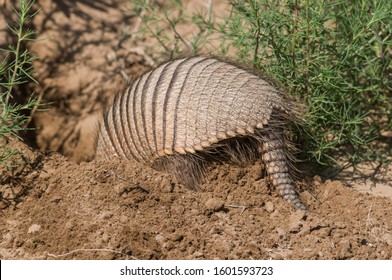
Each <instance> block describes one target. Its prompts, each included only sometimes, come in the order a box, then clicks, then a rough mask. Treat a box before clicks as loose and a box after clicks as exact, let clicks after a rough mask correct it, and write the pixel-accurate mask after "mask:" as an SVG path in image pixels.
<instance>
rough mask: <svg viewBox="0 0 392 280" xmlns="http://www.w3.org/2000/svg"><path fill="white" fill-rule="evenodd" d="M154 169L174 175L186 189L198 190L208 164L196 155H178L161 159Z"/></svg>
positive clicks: (156, 162)
mask: <svg viewBox="0 0 392 280" xmlns="http://www.w3.org/2000/svg"><path fill="white" fill-rule="evenodd" d="M152 167H153V168H154V169H156V170H159V171H164V172H167V173H170V174H172V175H174V176H175V177H176V179H177V181H178V183H180V184H182V185H184V186H185V187H187V188H190V189H196V188H197V187H198V186H199V185H200V184H201V182H202V179H203V177H204V174H205V170H206V162H205V161H204V159H203V158H199V157H197V156H194V155H176V156H167V157H163V158H159V159H158V160H156V161H155V162H154V163H153V166H152Z"/></svg>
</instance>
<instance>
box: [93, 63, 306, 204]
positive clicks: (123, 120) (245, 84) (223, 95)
mask: <svg viewBox="0 0 392 280" xmlns="http://www.w3.org/2000/svg"><path fill="white" fill-rule="evenodd" d="M298 108H299V107H298V105H297V103H296V102H294V101H292V100H291V99H290V98H288V97H287V96H286V94H284V93H283V91H281V90H278V89H276V88H275V87H273V86H272V85H271V83H270V82H267V79H266V78H265V77H263V76H261V75H259V74H257V73H254V72H253V71H252V70H248V69H246V68H244V67H241V66H237V65H235V64H233V63H231V62H227V61H224V60H221V59H217V58H211V57H204V56H194V57H186V58H180V59H175V60H172V61H169V62H166V63H163V64H161V65H160V66H158V67H156V68H155V69H153V70H151V71H148V72H146V73H144V74H142V75H141V76H139V77H138V78H136V79H135V80H134V81H133V82H132V83H131V84H130V86H128V88H127V89H126V90H125V91H123V92H122V93H120V94H119V95H118V96H117V97H116V98H115V101H114V103H113V105H112V106H111V107H110V108H109V109H108V110H107V111H106V112H105V114H104V116H103V121H102V123H101V125H100V128H99V135H98V140H97V148H96V157H97V158H105V159H113V158H115V157H119V158H122V159H127V160H136V161H139V162H141V163H144V164H147V165H149V166H151V167H153V168H154V169H157V170H160V171H166V172H168V173H171V174H173V175H175V177H176V178H177V180H178V182H179V183H181V184H183V185H185V186H187V187H189V188H192V189H195V188H196V187H197V186H199V185H200V184H201V183H202V182H203V179H204V177H205V176H204V175H205V172H206V168H207V166H208V165H209V164H211V163H213V162H230V163H234V164H239V165H245V164H247V163H249V162H252V161H254V160H256V159H258V158H260V157H261V159H262V160H263V162H264V164H265V167H266V171H267V174H268V176H269V179H270V182H271V184H272V186H273V187H275V188H276V190H277V191H278V192H279V194H280V195H281V196H282V197H283V198H284V199H285V200H287V201H289V202H291V203H292V204H294V206H295V207H296V208H297V209H302V210H305V209H306V207H305V205H304V204H303V203H302V202H301V201H300V199H299V196H298V194H297V192H296V191H295V188H294V181H293V170H294V168H293V166H292V162H293V161H294V157H293V156H292V153H291V151H292V148H291V147H292V145H291V144H290V141H288V139H287V137H286V135H287V133H286V132H287V125H288V123H291V122H296V121H297V120H298V119H299V113H298V112H299V109H298Z"/></svg>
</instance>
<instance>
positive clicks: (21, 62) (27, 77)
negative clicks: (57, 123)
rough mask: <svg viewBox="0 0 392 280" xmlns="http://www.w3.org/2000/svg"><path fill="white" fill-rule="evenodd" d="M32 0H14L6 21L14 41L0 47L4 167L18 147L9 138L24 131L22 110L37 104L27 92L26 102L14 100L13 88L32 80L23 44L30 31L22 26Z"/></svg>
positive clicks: (13, 159)
mask: <svg viewBox="0 0 392 280" xmlns="http://www.w3.org/2000/svg"><path fill="white" fill-rule="evenodd" d="M33 3H34V1H24V0H20V1H18V7H19V8H18V9H14V12H15V15H16V17H17V19H16V21H15V24H14V25H9V28H10V31H11V32H12V34H13V35H14V36H15V41H16V43H15V45H9V47H8V49H0V52H1V53H2V55H4V57H5V58H4V59H3V61H1V62H0V164H1V165H3V166H5V167H6V168H12V167H14V165H17V162H18V160H17V158H18V156H19V153H18V151H17V150H16V149H15V148H12V147H11V146H10V145H9V141H10V140H11V139H12V138H15V137H16V138H19V136H18V133H19V132H20V131H25V130H26V129H27V128H26V122H27V120H28V119H29V117H28V116H26V115H25V114H24V112H25V111H26V110H27V111H30V110H32V109H33V108H36V107H37V106H38V103H37V100H36V99H35V98H33V95H32V94H31V95H30V97H29V98H26V99H27V100H28V101H27V102H26V103H23V104H20V103H19V100H16V99H17V98H16V92H17V91H18V89H19V86H20V85H23V84H25V83H28V82H29V81H34V82H35V80H34V78H33V77H32V76H31V75H32V71H33V67H32V61H33V59H34V57H32V56H31V55H30V53H29V51H28V50H27V49H26V48H25V43H26V42H27V41H30V40H32V38H33V36H34V31H33V30H30V29H27V28H26V23H27V21H28V20H30V19H31V18H32V17H33V16H34V15H35V13H31V9H32V5H33Z"/></svg>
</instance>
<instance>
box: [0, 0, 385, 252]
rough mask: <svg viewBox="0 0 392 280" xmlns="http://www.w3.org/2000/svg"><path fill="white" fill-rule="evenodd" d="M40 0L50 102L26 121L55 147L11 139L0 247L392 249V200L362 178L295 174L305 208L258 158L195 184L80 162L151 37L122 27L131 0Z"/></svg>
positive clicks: (45, 91) (128, 21)
mask: <svg viewBox="0 0 392 280" xmlns="http://www.w3.org/2000/svg"><path fill="white" fill-rule="evenodd" d="M5 3H6V4H7V1H5ZM1 4H2V2H1V1H0V5H1ZM3 5H4V6H3V7H5V8H4V9H1V10H0V35H1V34H2V33H3V34H4V21H2V20H1V18H9V16H10V15H9V13H6V11H8V9H9V6H10V5H9V3H8V5H5V4H4V3H3ZM36 7H37V8H40V11H39V13H38V15H37V16H36V17H35V19H34V21H33V25H34V28H35V29H36V30H37V32H38V38H39V39H44V40H41V41H37V42H35V43H34V44H32V45H31V49H32V50H33V52H34V53H35V54H36V55H37V56H38V57H39V58H40V59H39V60H38V61H36V63H35V67H36V69H37V73H36V79H37V80H38V81H39V83H40V84H39V85H38V86H36V87H35V88H34V90H35V92H36V94H37V95H38V96H40V98H42V100H43V101H44V102H50V103H51V105H50V107H49V108H50V110H48V111H45V112H41V113H36V114H35V115H34V118H33V122H32V124H31V125H32V126H37V127H39V128H40V129H39V130H37V132H36V135H34V137H33V139H35V145H36V146H37V147H38V148H39V149H40V150H41V151H46V150H51V151H55V152H50V153H48V152H38V151H37V150H34V151H32V150H31V149H29V148H28V147H26V146H24V145H23V144H22V143H20V142H16V143H15V145H16V146H17V147H18V148H19V149H21V150H22V151H24V154H25V157H26V159H29V163H27V164H26V165H25V166H22V167H20V168H19V169H17V170H15V171H14V172H12V173H6V172H3V173H1V174H2V177H1V181H0V182H1V184H2V185H1V186H0V188H1V189H0V191H1V197H0V199H1V200H0V207H1V210H0V216H1V219H0V258H2V259H127V258H128V259H392V216H391V215H390V213H391V210H392V202H391V199H390V198H386V197H384V195H385V193H381V196H374V195H371V194H366V193H360V192H358V191H356V190H355V189H353V188H352V187H358V186H359V185H361V184H360V183H359V182H360V181H358V180H355V181H349V180H347V178H346V179H344V180H343V179H342V181H330V180H327V181H325V182H323V181H322V180H321V179H320V178H318V177H315V178H313V179H312V180H310V179H309V180H305V179H304V180H303V182H298V183H297V187H298V189H299V190H300V191H301V197H302V198H303V200H304V202H305V204H306V205H308V206H309V212H308V213H303V212H300V211H294V210H293V209H292V207H291V206H290V205H288V204H287V203H285V202H284V201H282V199H281V198H280V197H278V196H277V195H276V193H275V192H273V191H272V192H271V191H270V190H269V188H268V185H267V183H266V180H265V178H263V177H262V176H261V174H262V165H261V164H260V163H259V162H256V163H255V164H254V165H251V166H248V167H246V168H239V167H235V166H229V165H222V166H215V167H212V168H211V170H210V172H209V173H208V177H207V179H206V183H205V184H204V185H203V187H202V188H203V189H202V190H200V191H197V192H195V191H191V190H188V189H185V188H184V187H182V186H181V185H178V184H177V183H176V182H175V180H174V179H173V178H171V177H170V176H169V175H166V174H162V173H159V172H156V171H153V170H151V169H150V168H148V167H145V166H141V165H139V164H137V163H132V162H120V161H115V162H100V161H95V160H93V161H91V162H86V160H91V159H92V158H93V157H94V139H95V134H96V132H95V131H96V121H97V117H99V114H100V111H101V107H102V106H101V104H102V101H105V100H110V99H111V98H112V96H113V95H114V94H115V93H116V92H117V91H118V90H119V88H121V86H120V85H121V84H122V83H124V82H123V80H124V77H130V76H132V75H134V74H136V73H138V72H140V71H143V70H145V69H147V67H149V66H151V65H152V64H153V60H152V59H151V58H150V57H149V56H148V55H146V53H145V51H144V50H145V47H146V44H147V42H146V41H143V40H142V39H141V38H139V37H132V36H131V37H130V38H129V37H126V36H124V34H125V33H127V32H129V31H134V30H135V29H137V28H138V26H137V25H138V21H137V19H136V18H134V17H132V16H130V15H127V13H125V12H124V10H126V9H127V8H129V2H128V1H125V0H117V1H107V0H98V1H87V0H78V1H67V0H63V1H60V0H39V1H37V5H36ZM1 38H5V39H1ZM1 40H5V42H7V41H6V40H10V37H6V36H0V45H1V44H4V42H2V41H1ZM33 142H34V141H33ZM33 144H34V143H33ZM59 153H62V154H63V155H65V156H66V157H65V156H62V155H60V154H59ZM385 178H392V170H391V169H389V170H386V177H385ZM385 178H384V183H383V186H384V187H385V188H386V189H387V190H390V189H391V188H390V187H389V186H387V182H385V180H387V179H385ZM360 179H361V178H360ZM362 179H363V178H362ZM366 180H367V181H366V182H367V183H369V180H370V179H369V178H367V179H366ZM370 182H374V181H370ZM347 185H351V186H352V187H348V186H347ZM375 189H376V190H377V189H379V185H376V188H375Z"/></svg>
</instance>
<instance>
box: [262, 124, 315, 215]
mask: <svg viewBox="0 0 392 280" xmlns="http://www.w3.org/2000/svg"><path fill="white" fill-rule="evenodd" d="M261 153H262V159H263V161H264V163H265V167H266V170H267V174H268V177H269V180H270V183H271V184H272V186H273V187H274V188H275V189H276V190H277V191H278V193H279V194H280V195H281V196H282V197H283V198H284V199H285V200H287V201H288V202H290V203H292V204H293V205H294V206H295V208H297V209H299V210H306V209H307V208H306V206H305V205H304V204H303V203H302V202H301V200H300V199H299V196H298V194H297V192H296V191H295V188H294V181H293V179H292V178H291V175H290V173H289V160H288V157H287V155H286V153H287V151H285V146H284V142H283V137H282V133H279V132H277V131H270V132H268V133H266V134H264V135H263V140H262V143H261Z"/></svg>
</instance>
